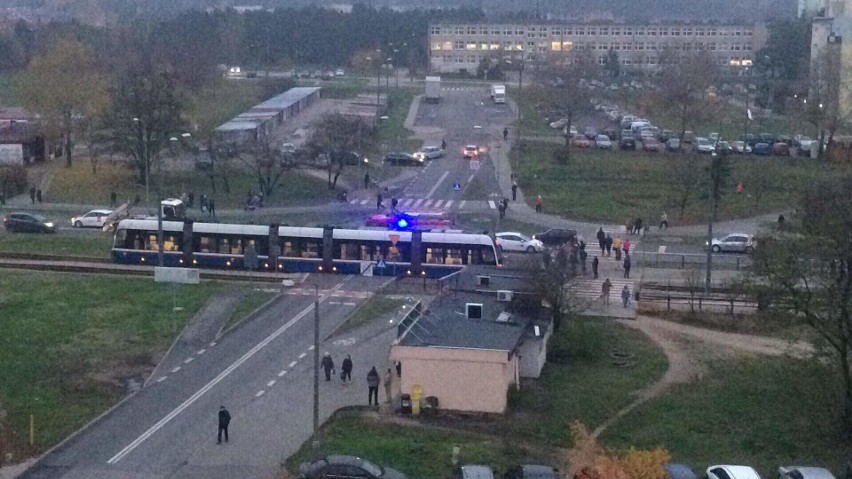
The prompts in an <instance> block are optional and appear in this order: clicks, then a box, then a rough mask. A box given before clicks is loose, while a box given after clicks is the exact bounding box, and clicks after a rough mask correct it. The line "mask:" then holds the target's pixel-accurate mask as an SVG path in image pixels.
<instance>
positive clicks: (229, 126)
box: [216, 120, 262, 131]
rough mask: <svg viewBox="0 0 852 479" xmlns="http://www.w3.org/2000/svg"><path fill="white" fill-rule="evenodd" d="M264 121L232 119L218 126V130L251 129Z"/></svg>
mask: <svg viewBox="0 0 852 479" xmlns="http://www.w3.org/2000/svg"><path fill="white" fill-rule="evenodd" d="M260 123H262V122H261V121H256V120H239V121H237V120H231V121H229V122H227V123H225V124H222V125H219V126H217V127H216V131H249V130H254V129H255V128H257V125H259V124H260Z"/></svg>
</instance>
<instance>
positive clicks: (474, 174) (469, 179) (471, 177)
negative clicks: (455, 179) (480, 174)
mask: <svg viewBox="0 0 852 479" xmlns="http://www.w3.org/2000/svg"><path fill="white" fill-rule="evenodd" d="M474 176H476V173H473V174H471V175H470V177H468V179H467V182H468V183H470V182H471V181H473V177H474Z"/></svg>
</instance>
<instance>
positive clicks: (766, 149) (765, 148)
mask: <svg viewBox="0 0 852 479" xmlns="http://www.w3.org/2000/svg"><path fill="white" fill-rule="evenodd" d="M751 152H752V154H755V155H759V156H770V155H771V154H772V145H770V144H769V143H765V142H760V143H755V144H754V146H753V147H752V149H751Z"/></svg>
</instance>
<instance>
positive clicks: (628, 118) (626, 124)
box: [621, 115, 636, 130]
mask: <svg viewBox="0 0 852 479" xmlns="http://www.w3.org/2000/svg"><path fill="white" fill-rule="evenodd" d="M634 121H636V117H635V116H633V115H624V116H623V117H621V129H622V130H626V129H628V128H630V125H631V124H633V122H634Z"/></svg>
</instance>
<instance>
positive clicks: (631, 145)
mask: <svg viewBox="0 0 852 479" xmlns="http://www.w3.org/2000/svg"><path fill="white" fill-rule="evenodd" d="M618 147H619V148H621V149H622V150H631V151H632V150H635V149H636V139H634V138H633V135H621V140H619V142H618Z"/></svg>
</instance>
